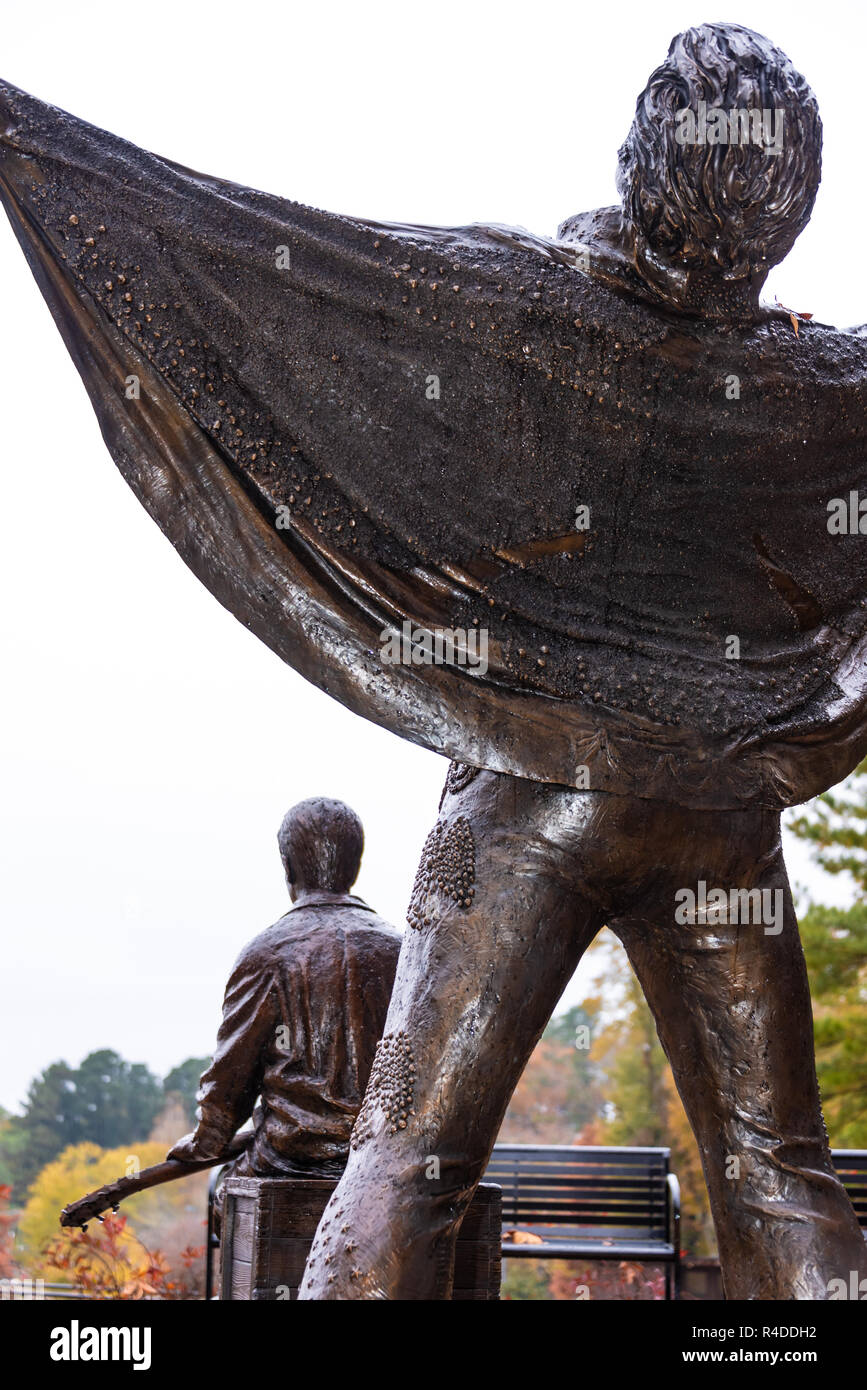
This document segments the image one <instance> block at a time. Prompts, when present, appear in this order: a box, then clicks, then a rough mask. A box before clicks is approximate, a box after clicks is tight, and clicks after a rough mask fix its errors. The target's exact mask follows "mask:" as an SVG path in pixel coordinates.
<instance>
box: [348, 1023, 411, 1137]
mask: <svg viewBox="0 0 867 1390" xmlns="http://www.w3.org/2000/svg"><path fill="white" fill-rule="evenodd" d="M414 1087H415V1061H414V1060H413V1054H412V1043H411V1042H410V1040H409V1038H408V1037H407V1036H406V1034H405V1033H403V1032H400V1033H386V1035H385V1037H384V1038H381V1039H380V1041H379V1042H378V1043H377V1045H376V1056H375V1057H374V1060H373V1068H372V1070H371V1073H370V1081H369V1082H368V1084H367V1090H366V1092H365V1095H364V1101H363V1102H362V1106H361V1109H360V1110H359V1112H358V1119H357V1120H356V1121H355V1128H354V1129H353V1131H352V1138H351V1139H350V1141H349V1142H350V1144H351V1145H352V1147H353V1149H357V1148H359V1146H360V1145H361V1144H363V1143H365V1141H366V1140H367V1139H370V1138H371V1136H372V1134H373V1122H374V1118H375V1116H376V1113H377V1111H381V1112H382V1114H383V1115H384V1116H385V1118H386V1120H387V1122H388V1132H389V1134H397V1131H398V1130H399V1129H406V1122H407V1119H408V1117H409V1116H410V1115H412V1114H413V1108H412V1106H413V1091H414Z"/></svg>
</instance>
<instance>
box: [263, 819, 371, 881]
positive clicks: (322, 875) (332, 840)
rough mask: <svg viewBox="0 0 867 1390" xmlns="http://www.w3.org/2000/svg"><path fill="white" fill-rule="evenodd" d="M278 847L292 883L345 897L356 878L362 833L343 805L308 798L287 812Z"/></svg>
mask: <svg viewBox="0 0 867 1390" xmlns="http://www.w3.org/2000/svg"><path fill="white" fill-rule="evenodd" d="M277 843H278V845H279V847H280V857H281V859H282V860H283V864H284V866H285V868H286V872H287V874H288V876H289V878H290V879H291V881H292V882H294V883H301V884H303V885H304V886H305V887H306V888H319V889H323V890H324V891H325V892H328V893H345V892H347V890H348V889H349V888H351V886H352V884H353V883H354V882H355V880H356V879H357V877H358V870H359V868H360V866H361V856H362V853H363V851H364V830H363V828H362V825H361V821H360V820H359V819H358V816H357V815H356V814H355V812H354V811H353V810H351V809H350V807H349V806H346V805H344V803H343V802H342V801H331V800H329V799H328V798H327V797H311V798H310V800H309V801H299V803H298V805H297V806H293V807H292V810H291V811H287V812H286V815H285V816H284V817H283V824H282V825H281V826H280V829H279V831H278V833H277Z"/></svg>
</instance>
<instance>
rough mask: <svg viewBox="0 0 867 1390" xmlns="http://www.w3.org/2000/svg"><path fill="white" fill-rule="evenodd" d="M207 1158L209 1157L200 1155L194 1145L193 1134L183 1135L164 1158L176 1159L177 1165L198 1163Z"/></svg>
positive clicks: (200, 1151) (194, 1137)
mask: <svg viewBox="0 0 867 1390" xmlns="http://www.w3.org/2000/svg"><path fill="white" fill-rule="evenodd" d="M209 1157H211V1155H209V1154H205V1153H202V1150H201V1149H200V1148H199V1146H198V1144H197V1143H196V1136H195V1133H193V1134H185V1135H184V1137H183V1139H179V1140H178V1142H177V1143H176V1144H175V1145H174V1147H173V1148H171V1149H169V1151H168V1153H167V1154H166V1158H173V1159H176V1160H177V1162H178V1163H199V1162H201V1160H202V1159H203V1158H209Z"/></svg>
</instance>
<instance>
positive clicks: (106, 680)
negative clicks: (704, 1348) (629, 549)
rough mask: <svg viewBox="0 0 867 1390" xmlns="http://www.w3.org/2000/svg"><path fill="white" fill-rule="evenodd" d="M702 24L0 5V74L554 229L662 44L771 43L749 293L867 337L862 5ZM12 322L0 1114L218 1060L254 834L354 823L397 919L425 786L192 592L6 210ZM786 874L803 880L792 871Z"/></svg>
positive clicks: (477, 9) (251, 924)
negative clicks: (91, 1087)
mask: <svg viewBox="0 0 867 1390" xmlns="http://www.w3.org/2000/svg"><path fill="white" fill-rule="evenodd" d="M716 8H717V9H724V8H726V9H727V13H725V12H724V13H723V14H722V15H720V14H719V13H711V14H708V13H706V12H705V10H704V8H703V6H702V5H696V4H671V3H655V4H653V5H647V4H646V3H629V2H628V0H622V3H621V4H619V5H618V6H617V7H614V6H612V5H608V4H602V5H598V6H590V5H581V4H577V3H574V2H573V3H559V2H558V0H549V3H547V4H546V5H544V6H528V5H520V6H519V5H514V4H510V3H508V0H506V2H505V3H487V0H461V3H454V2H453V0H440V2H439V3H437V4H435V5H413V6H411V5H407V4H406V3H403V4H398V3H395V0H378V3H377V4H375V5H373V4H370V5H368V4H360V3H357V0H356V2H355V3H352V0H329V3H328V4H321V5H310V4H304V5H301V4H297V3H293V0H286V3H282V4H279V5H278V4H273V3H268V0H246V3H244V4H242V5H238V4H231V5H228V4H225V3H219V0H212V3H210V4H208V5H205V6H203V5H181V4H178V3H177V2H176V0H174V2H173V3H168V2H167V0H150V3H148V4H147V5H142V6H135V5H133V6H123V5H118V4H117V3H116V2H113V3H107V0H89V2H88V0H84V3H82V4H76V5H69V4H68V2H67V0H64V2H63V3H57V0H40V3H39V4H38V7H37V6H35V5H34V6H29V7H27V6H24V5H20V4H11V3H9V2H8V0H0V33H2V47H0V63H2V68H0V71H2V75H3V77H5V78H6V79H7V80H9V81H11V82H14V83H15V84H17V85H18V86H20V87H24V88H26V89H27V90H29V91H31V92H33V93H35V94H36V95H37V96H39V97H42V98H43V99H45V100H48V101H51V102H54V103H55V104H57V105H59V106H63V107H65V108H67V109H68V110H70V111H73V112H75V113H76V114H77V115H80V116H82V117H84V118H86V119H87V120H90V121H93V122H95V123H96V124H98V125H101V126H104V127H106V128H108V129H109V130H113V131H116V132H117V133H118V134H120V135H123V136H125V137H126V138H128V139H131V140H133V141H135V142H136V143H137V144H139V145H143V146H145V147H146V148H149V149H152V150H156V151H157V152H158V153H160V154H165V155H167V156H170V157H171V158H173V159H175V160H177V161H179V162H180V163H182V164H186V165H189V166H191V167H193V168H198V169H201V170H203V171H206V172H209V173H213V174H217V175H220V176H223V177H226V178H231V179H235V180H238V181H240V182H243V183H246V184H249V185H252V186H253V187H256V188H263V189H267V190H268V191H270V192H274V193H278V194H282V195H285V196H288V197H292V198H295V199H298V200H300V201H302V202H305V203H308V204H312V205H314V206H319V207H325V208H330V209H333V210H335V211H338V212H346V213H354V214H356V215H359V216H366V217H374V218H381V219H386V220H403V221H410V222H426V223H462V222H469V221H496V222H511V223H515V224H521V225H523V226H526V227H529V228H530V229H532V230H533V231H536V232H540V233H545V234H549V235H550V234H553V232H554V231H555V230H556V227H557V224H558V223H559V222H560V221H561V220H562V219H563V218H564V217H566V216H567V215H568V214H570V213H574V212H577V211H579V210H582V209H586V208H592V207H598V206H604V205H607V204H609V203H612V202H614V201H616V192H615V187H614V173H615V167H616V154H617V149H618V146H619V144H620V142H621V141H622V139H623V137H624V135H625V134H626V131H627V129H628V127H629V124H630V120H631V117H632V112H633V109H634V104H635V98H636V96H637V94H638V93H639V91H640V90H641V88H642V87H643V85H644V83H645V81H646V79H647V77H648V75H649V73H650V71H651V69H652V68H653V67H655V66H656V65H657V64H658V63H659V62H660V61H661V60H662V59H663V58H664V56H665V53H666V50H667V47H668V43H669V40H670V39H671V37H672V35H673V34H675V33H676V32H678V31H679V30H681V29H683V28H686V27H688V26H689V25H691V24H697V23H701V22H703V21H705V20H709V19H710V20H717V19H720V18H725V19H729V20H732V21H735V22H738V23H742V24H746V25H748V26H750V27H751V28H753V29H757V30H759V31H760V32H763V33H765V34H767V35H768V36H769V37H770V38H772V39H773V40H774V42H776V43H777V44H778V45H779V46H780V47H782V48H783V49H784V50H786V51H787V52H788V54H789V56H790V57H791V58H792V60H793V61H794V62H795V64H796V65H797V66H798V67H800V69H801V71H802V72H803V73H804V74H805V76H806V77H807V78H808V80H809V81H810V82H811V84H812V86H813V88H814V90H815V92H816V93H817V96H818V98H819V103H820V107H821V111H822V116H823V120H824V124H825V176H824V181H823V184H822V188H821V190H820V194H819V201H818V205H817V209H816V212H815V214H814V217H813V221H812V223H811V224H810V226H809V227H808V228H807V230H806V231H805V232H804V234H803V235H802V236H801V238H800V240H799V242H798V244H797V246H796V248H795V250H794V251H793V252H792V254H791V255H790V256H789V258H788V260H787V261H786V263H785V265H784V266H783V267H781V268H780V269H779V270H778V271H776V272H775V274H774V277H773V279H772V281H771V282H769V286H768V290H769V293H770V294H771V295H772V294H773V293H776V294H777V295H778V296H779V298H780V299H781V300H782V302H783V303H785V304H788V305H790V306H791V307H793V308H796V309H798V310H800V311H812V312H813V313H814V314H815V315H816V317H817V318H820V319H823V320H825V321H827V322H832V323H837V324H839V325H842V326H846V325H851V324H855V323H863V322H865V321H867V283H865V274H864V249H863V248H864V235H865V229H864V212H865V205H864V191H863V179H864V166H865V158H864V114H863V103H864V92H863V76H862V74H863V62H864V54H865V51H867V21H865V15H867V9H865V6H864V5H863V0H853V3H843V0H826V3H825V4H823V5H821V6H817V5H815V4H812V3H811V4H805V3H787V4H784V3H770V2H769V3H753V0H740V3H738V4H737V5H731V6H728V7H716ZM847 250H850V251H851V259H850V260H847V259H846V255H845V253H846V251H847ZM0 306H2V310H0V312H2V325H3V332H2V333H0V402H2V422H3V428H2V436H0V438H2V444H0V450H2V463H3V474H2V477H3V493H2V496H3V505H2V507H0V526H2V538H0V567H2V581H0V582H2V589H3V595H4V602H3V605H2V607H3V611H2V615H0V622H2V650H3V655H4V658H5V662H4V664H5V679H4V681H3V684H2V696H0V698H2V706H3V707H2V720H0V749H2V753H0V757H2V772H3V784H4V788H5V796H4V798H3V805H2V855H3V860H4V861H5V862H4V865H3V876H2V885H0V895H2V896H0V902H2V921H3V931H4V936H3V951H2V964H3V975H4V980H3V991H2V1000H3V1004H2V1036H0V1104H4V1105H6V1106H7V1107H13V1106H16V1105H17V1104H18V1103H19V1102H20V1101H21V1099H22V1098H23V1095H24V1092H25V1089H26V1085H27V1082H28V1081H29V1080H30V1078H31V1077H32V1076H33V1075H34V1074H35V1073H36V1072H37V1071H39V1070H40V1069H41V1068H42V1067H43V1066H45V1065H46V1064H47V1063H49V1062H51V1061H53V1060H55V1059H57V1058H58V1057H64V1058H65V1059H66V1060H68V1061H70V1062H72V1063H77V1062H78V1061H80V1060H81V1058H82V1057H83V1056H84V1055H85V1054H86V1053H87V1052H89V1051H90V1050H92V1049H94V1048H97V1047H114V1048H117V1049H118V1051H120V1052H121V1053H123V1054H124V1055H125V1056H126V1057H128V1058H129V1059H131V1060H134V1061H145V1062H147V1063H148V1064H149V1065H151V1066H152V1067H153V1068H154V1069H155V1070H156V1071H158V1072H161V1073H162V1072H164V1071H166V1070H167V1069H168V1068H169V1067H171V1066H172V1065H173V1064H174V1063H176V1062H178V1061H180V1060H182V1059H183V1058H185V1057H187V1056H189V1055H191V1054H202V1053H207V1052H209V1051H210V1049H211V1046H212V1042H213V1037H214V1033H215V1030H216V1026H217V1023H218V1021H219V1009H220V1001H221V998H222V990H223V985H224V983H225V979H226V976H227V973H228V970H229V968H230V966H231V963H232V961H233V959H234V957H235V955H236V954H237V952H238V950H239V949H240V947H241V946H242V945H243V943H244V942H245V940H247V939H248V938H249V937H250V936H252V935H253V934H254V933H255V932H257V931H258V930H260V929H261V928H262V927H265V926H267V925H268V924H269V923H270V922H271V921H273V920H274V919H275V918H276V917H278V916H279V915H280V914H281V912H282V911H283V910H284V905H285V894H284V888H283V883H282V875H281V869H280V864H279V860H278V857H277V853H276V849H275V844H274V836H275V832H276V829H277V826H278V824H279V821H280V818H281V816H282V814H283V812H284V811H285V810H286V809H287V807H288V806H290V805H291V804H292V803H293V802H295V801H297V800H299V799H301V798H302V797H305V796H311V795H314V794H322V795H331V796H337V797H341V798H342V799H344V800H346V801H348V802H349V803H350V804H351V805H352V806H354V807H355V808H356V809H357V811H358V812H359V814H360V815H361V816H362V819H363V820H364V823H365V828H366V831H367V840H368V848H367V852H366V856H365V861H364V865H363V868H362V875H361V879H360V881H359V889H358V891H360V892H361V893H362V894H363V895H364V896H365V897H366V898H367V899H368V900H369V901H370V902H371V903H372V904H373V905H374V906H375V907H376V908H377V910H378V911H379V912H381V913H382V914H383V915H384V916H386V917H389V918H390V919H391V920H392V921H394V922H395V923H396V924H398V925H402V922H403V914H404V910H405V907H406V903H407V901H408V898H409V893H410V889H411V885H412V879H413V876H414V872H415V865H416V862H417V860H418V856H419V852H420V849H421V845H422V842H423V840H424V837H425V835H426V834H427V832H428V830H429V829H430V827H431V825H432V823H433V820H434V818H435V815H436V807H437V800H438V796H439V791H440V787H441V784H442V780H443V777H444V775H445V770H446V764H445V762H444V761H443V760H442V759H440V758H438V757H436V756H435V755H433V754H431V753H426V752H423V751H421V750H419V749H417V748H414V747H413V746H411V745H410V744H408V743H405V742H403V741H402V740H400V739H398V738H396V737H395V736H393V735H391V734H387V733H385V732H383V731H381V730H379V729H377V728H375V727H374V726H373V725H370V724H366V723H364V722H363V721H362V720H360V719H358V718H356V717H355V716H353V715H350V714H348V713H347V712H346V711H344V710H343V709H342V708H341V707H340V706H339V705H337V704H335V703H334V702H333V701H331V700H329V699H328V697H327V696H325V695H323V694H321V693H320V692H318V691H316V690H314V689H313V688H312V687H310V686H308V685H306V684H305V682H304V681H303V680H302V679H301V678H300V677H299V676H296V675H295V674H294V673H293V672H292V671H290V670H289V669H288V668H286V667H284V666H283V665H282V664H281V663H280V662H279V661H278V659H277V658H276V657H275V656H273V655H272V654H271V653H270V652H269V651H268V650H267V649H266V648H265V647H263V646H262V645H260V644H259V643H258V642H257V641H256V639H255V638H254V637H252V636H251V635H250V634H249V633H248V632H246V631H245V629H244V628H242V627H241V626H240V624H238V623H237V622H236V621H235V620H234V619H233V618H232V617H230V616H229V615H228V614H227V613H225V612H224V611H223V609H222V608H220V606H219V605H218V604H217V602H216V601H215V600H214V599H213V598H212V597H211V596H210V595H209V594H208V593H207V592H206V591H205V589H204V588H202V587H201V586H200V585H199V584H198V582H197V581H196V580H195V579H194V578H193V576H192V575H191V574H190V573H189V571H188V570H187V569H186V568H185V567H184V565H183V564H182V562H181V561H180V559H179V558H178V557H177V555H176V554H175V552H174V551H173V550H172V548H171V546H170V545H169V543H168V541H166V540H164V538H163V537H162V535H161V534H160V532H159V531H158V530H157V528H156V526H155V525H154V524H153V523H152V522H151V521H150V520H149V519H148V518H147V516H146V514H145V512H144V511H143V510H142V508H141V507H140V506H139V504H138V503H137V502H136V501H135V499H134V498H133V495H132V493H131V492H129V491H128V490H127V488H126V485H125V484H124V483H123V481H122V480H121V478H120V475H119V474H118V473H117V472H116V470H115V467H114V465H113V463H112V462H111V460H110V458H109V456H108V454H107V452H106V450H105V448H104V446H103V444H102V441H101V438H100V435H99V431H98V429H97V426H96V421H95V418H94V416H93V413H92V411H91V408H90V405H89V403H88V400H87V397H86V395H85V392H84V389H83V387H82V385H81V383H80V381H79V378H78V375H77V373H76V372H75V369H74V368H73V366H72V364H71V362H70V360H69V358H68V356H67V353H66V350H65V348H64V347H63V346H62V344H61V340H60V337H59V335H58V333H57V331H56V329H55V328H54V325H53V323H52V321H51V319H50V316H49V314H48V310H47V308H46V307H45V305H44V303H43V301H42V298H41V296H40V295H39V293H38V291H37V289H36V286H35V283H34V282H33V280H32V278H31V275H30V272H29V270H28V269H27V267H26V265H25V262H24V260H23V257H22V256H21V253H20V250H19V248H18V245H17V243H16V242H15V240H14V238H13V236H12V233H11V230H10V229H9V227H8V225H7V223H6V221H5V219H2V225H0ZM790 867H791V871H792V877H793V878H796V879H800V880H806V879H807V878H808V872H809V871H808V868H807V866H806V863H805V861H804V859H803V855H802V852H801V851H800V847H798V849H797V850H796V853H795V854H794V855H793V856H792V858H791V859H790ZM813 882H814V883H815V882H817V880H816V879H815V877H814V879H813ZM824 896H825V897H826V898H830V897H831V896H832V890H828V891H826V892H825V894H824ZM839 896H840V888H839V887H838V889H837V898H838V899H839ZM582 987H583V986H582V982H581V980H580V979H579V980H576V982H573V985H572V986H570V989H569V991H567V995H566V996H564V999H565V1001H566V1002H573V1001H574V1000H575V999H577V998H580V996H581V992H582Z"/></svg>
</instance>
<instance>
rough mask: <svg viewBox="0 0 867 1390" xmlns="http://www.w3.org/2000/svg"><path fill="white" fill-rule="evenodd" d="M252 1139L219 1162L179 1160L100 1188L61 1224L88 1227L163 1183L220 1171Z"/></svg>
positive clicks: (70, 1210) (74, 1206)
mask: <svg viewBox="0 0 867 1390" xmlns="http://www.w3.org/2000/svg"><path fill="white" fill-rule="evenodd" d="M251 1137H252V1136H250V1135H245V1136H244V1137H243V1140H242V1141H241V1142H239V1140H240V1139H241V1136H238V1135H236V1136H235V1138H234V1139H233V1140H232V1142H231V1143H230V1144H229V1145H228V1146H227V1147H226V1150H225V1152H224V1153H222V1154H221V1155H220V1156H219V1158H203V1159H199V1160H197V1161H196V1162H194V1163H181V1162H179V1161H178V1160H177V1159H174V1158H167V1159H166V1160H165V1162H163V1163H155V1164H153V1166H152V1167H150V1168H143V1169H142V1170H141V1172H140V1173H136V1174H133V1175H130V1177H127V1178H118V1179H117V1180H116V1181H115V1182H110V1183H107V1184H106V1185H105V1187H98V1188H97V1189H96V1191H95V1192H88V1194H87V1196H86V1197H79V1199H78V1201H77V1202H70V1204H69V1206H68V1207H64V1208H63V1211H62V1212H61V1213H60V1224H61V1226H81V1227H84V1226H86V1225H87V1223H88V1221H94V1220H96V1219H97V1218H98V1217H99V1216H100V1215H101V1213H102V1212H104V1211H109V1210H110V1209H113V1208H116V1207H117V1206H118V1205H119V1204H120V1203H121V1202H122V1201H124V1200H125V1198H127V1197H133V1196H135V1194H136V1192H145V1191H146V1190H147V1189H148V1188H149V1187H159V1186H160V1184H161V1183H164V1182H174V1181H175V1180H176V1179H177V1178H186V1177H188V1176H189V1175H190V1174H191V1173H201V1172H202V1171H203V1170H204V1169H206V1168H214V1167H216V1165H217V1164H218V1163H228V1162H229V1161H230V1160H231V1159H232V1158H236V1157H237V1155H238V1154H239V1153H242V1152H243V1150H244V1149H245V1148H246V1147H247V1144H248V1143H249V1139H250V1138H251Z"/></svg>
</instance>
